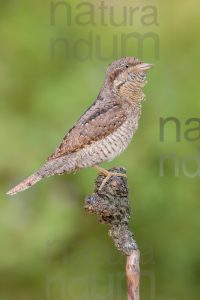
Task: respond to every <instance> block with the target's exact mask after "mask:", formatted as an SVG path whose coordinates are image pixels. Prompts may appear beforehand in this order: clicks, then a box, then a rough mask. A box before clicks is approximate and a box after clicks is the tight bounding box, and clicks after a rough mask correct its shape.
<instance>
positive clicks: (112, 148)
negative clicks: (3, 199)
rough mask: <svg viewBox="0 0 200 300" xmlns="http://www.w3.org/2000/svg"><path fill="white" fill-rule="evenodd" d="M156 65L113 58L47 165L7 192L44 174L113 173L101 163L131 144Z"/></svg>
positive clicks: (38, 179)
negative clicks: (89, 101) (95, 92)
mask: <svg viewBox="0 0 200 300" xmlns="http://www.w3.org/2000/svg"><path fill="white" fill-rule="evenodd" d="M152 67H153V64H149V63H144V62H143V61H141V60H140V59H138V58H135V57H132V56H128V57H122V58H120V59H118V60H115V61H113V62H112V63H111V64H110V65H108V67H107V69H106V76H105V80H104V83H103V86H102V88H101V90H100V92H99V94H98V96H97V98H96V100H95V101H94V102H93V104H92V105H91V106H90V107H89V108H88V109H87V110H86V111H85V113H84V114H83V115H82V116H81V117H80V118H79V119H78V121H77V122H76V123H75V124H74V126H73V127H72V128H71V129H70V130H69V131H68V133H67V134H66V135H65V136H64V138H63V140H62V142H61V144H60V145H59V146H58V147H57V148H56V150H55V151H54V153H53V154H52V155H50V156H49V157H48V159H47V161H46V162H45V163H44V165H43V166H42V167H41V168H40V169H39V170H38V171H36V172H35V173H33V174H32V175H31V176H29V177H28V178H26V179H25V180H24V181H22V182H21V183H19V184H18V185H16V186H15V187H13V188H12V189H11V190H9V191H8V192H7V194H8V195H14V194H17V193H18V192H21V191H24V190H26V189H28V188H30V187H31V186H33V185H34V184H36V183H37V182H38V181H40V180H42V179H43V178H45V177H50V176H53V175H56V174H58V175H60V174H63V173H74V172H75V171H77V170H80V169H82V168H88V167H94V168H95V169H97V171H99V172H100V173H101V174H102V175H103V176H105V180H104V183H105V181H106V180H108V178H110V177H111V176H112V175H116V176H126V175H125V174H122V173H112V172H110V171H108V170H106V169H104V168H102V167H101V166H100V165H101V164H102V163H103V162H106V161H112V160H113V159H114V158H115V157H116V156H118V155H120V154H121V153H122V152H123V151H124V150H125V149H126V148H127V146H128V145H129V143H130V142H131V140H132V137H133V136H134V134H135V132H136V130H137V128H138V121H139V119H140V115H141V108H142V100H143V99H144V98H145V95H144V93H143V87H144V86H145V84H146V83H147V71H148V70H149V69H150V68H152Z"/></svg>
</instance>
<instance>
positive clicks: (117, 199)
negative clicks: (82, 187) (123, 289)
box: [85, 167, 140, 300]
mask: <svg viewBox="0 0 200 300" xmlns="http://www.w3.org/2000/svg"><path fill="white" fill-rule="evenodd" d="M109 171H110V172H114V173H122V174H126V170H125V169H124V168H121V167H117V168H113V169H110V170H109ZM104 179H105V177H104V176H103V175H99V176H98V177H97V179H96V182H95V189H94V193H93V194H92V195H90V196H88V197H87V198H86V199H85V209H86V210H87V211H88V212H90V213H94V214H97V215H98V216H99V221H100V223H103V224H108V225H109V226H110V229H109V235H110V236H111V237H112V239H113V241H114V244H115V246H116V247H117V249H118V250H119V251H121V252H122V253H123V254H124V255H126V256H127V265H126V275H127V282H128V300H139V278H140V269H139V249H138V247H137V244H136V242H135V240H134V239H133V234H132V232H131V231H130V230H129V228H128V223H129V220H130V212H131V211H130V205H129V200H128V185H127V178H125V177H121V176H112V177H111V178H109V180H108V181H107V182H106V183H105V185H104V186H103V188H102V189H99V188H100V186H101V184H102V181H103V180H104Z"/></svg>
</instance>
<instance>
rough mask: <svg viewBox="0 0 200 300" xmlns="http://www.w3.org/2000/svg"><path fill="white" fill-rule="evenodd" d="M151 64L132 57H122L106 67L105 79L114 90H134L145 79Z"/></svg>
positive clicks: (139, 86)
mask: <svg viewBox="0 0 200 300" xmlns="http://www.w3.org/2000/svg"><path fill="white" fill-rule="evenodd" d="M152 67H153V65H152V64H148V63H144V62H142V61H140V60H139V59H137V58H134V57H123V58H121V59H119V60H116V61H114V62H112V64H110V65H109V66H108V68H107V80H108V82H110V83H111V84H112V86H113V88H114V90H115V91H119V92H120V91H124V88H125V89H126V90H127V91H130V92H134V91H137V90H139V89H141V88H142V87H143V86H144V85H145V83H146V82H147V81H146V77H147V71H148V70H149V69H150V68H152Z"/></svg>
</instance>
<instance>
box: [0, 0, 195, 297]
mask: <svg viewBox="0 0 200 300" xmlns="http://www.w3.org/2000/svg"><path fill="white" fill-rule="evenodd" d="M58 2H59V1H57V2H56V1H47V0H44V1H26V0H20V1H14V0H12V1H11V0H10V1H9V0H7V1H0V99H1V100H0V101H1V102H0V103H1V106H0V107H1V109H0V136H1V155H0V185H1V190H0V193H1V202H0V206H1V207H0V236H1V251H0V300H10V299H12V300H13V299H15V300H18V299H20V300H32V299H37V300H40V299H47V300H60V299H61V300H63V299H68V300H73V299H81V300H85V299H93V300H107V299H109V300H111V299H112V300H114V299H115V300H118V299H126V279H125V274H124V271H125V257H123V256H122V255H121V254H120V253H118V252H117V250H116V249H115V248H114V246H113V244H112V241H111V239H110V238H109V236H108V234H107V230H108V228H106V226H102V225H99V224H98V222H97V219H96V217H95V216H93V215H88V214H87V213H86V212H85V211H84V208H83V203H84V198H85V196H86V195H88V194H90V193H91V192H92V190H93V182H94V179H95V178H96V175H97V174H96V172H95V170H92V169H85V170H82V171H80V172H78V173H77V174H76V175H64V176H57V177H52V178H49V179H47V180H44V181H43V182H41V183H39V184H37V185H36V186H34V187H33V188H32V189H30V190H28V191H26V192H24V193H21V194H19V195H16V196H15V197H8V196H6V195H5V193H6V191H7V190H8V189H9V188H10V187H12V186H13V185H14V184H16V183H18V182H19V181H20V180H22V179H23V178H25V177H26V176H27V175H29V174H31V173H32V172H33V171H35V170H36V169H37V168H38V167H39V166H40V165H41V164H42V163H43V162H44V160H45V159H46V157H47V156H48V155H49V154H51V153H52V151H53V150H54V149H55V147H56V146H57V145H58V144H59V142H60V141H61V139H62V137H63V136H64V134H65V133H66V131H67V129H69V128H70V127H71V126H72V125H73V122H74V121H76V119H77V118H78V117H79V116H80V114H82V113H83V112H84V110H85V109H86V108H87V107H88V106H89V105H90V103H91V102H92V101H93V100H94V99H95V97H96V96H97V94H98V92H99V89H100V87H101V85H102V83H103V80H104V74H105V68H106V66H107V65H108V64H109V63H110V62H111V61H112V60H114V59H117V58H119V57H121V56H137V57H140V58H141V59H143V60H144V61H145V62H151V63H155V68H154V69H153V70H151V71H150V72H149V76H148V84H147V86H146V87H145V93H146V95H147V101H145V102H144V105H143V112H142V116H141V119H140V126H139V130H138V132H137V134H136V135H135V137H134V141H133V142H132V143H131V145H130V146H129V148H128V149H127V151H126V152H125V153H124V154H123V155H121V156H120V157H119V158H117V159H116V160H115V161H114V162H112V163H109V164H105V166H106V167H111V166H114V165H123V166H125V167H126V168H127V169H128V177H129V187H130V196H129V198H130V202H131V207H132V209H133V214H132V220H131V228H132V230H133V231H134V235H135V238H136V240H137V242H138V245H139V247H140V250H141V299H143V300H147V299H148V300H180V299H181V300H184V299H192V300H196V299H199V295H200V284H199V283H200V238H199V232H200V217H199V216H200V199H199V176H200V153H199V140H200V137H199V131H200V129H199V125H198V124H197V123H198V122H196V123H195V122H193V123H189V124H185V122H186V121H187V120H188V119H190V118H199V117H200V116H199V111H200V104H199V103H200V102H199V80H200V75H199V53H200V41H199V37H198V36H199V28H200V20H199V12H198V9H199V3H198V1H194V0H191V1H178V0H176V1H173V2H172V1H165V2H164V1H162V2H161V1H123V2H122V1H121V2H120V1H105V2H104V4H105V6H107V9H105V11H104V13H105V20H103V19H102V10H100V9H99V8H98V7H99V5H102V3H101V2H100V1H91V2H88V3H89V4H84V3H83V2H81V1H62V2H63V3H64V4H63V3H62V4H60V5H59V6H57V8H55V7H54V6H55V3H58ZM81 3H82V4H81ZM70 9H71V12H70ZM124 9H126V12H127V14H125V15H124V16H123V11H124ZM131 9H132V21H131V18H130V15H129V14H130V13H131ZM89 10H91V13H90V14H89V13H88V11H89ZM133 10H134V13H133ZM84 13H85V14H84ZM80 14H81V15H80ZM112 16H113V17H114V19H113V20H114V21H115V22H113V20H112ZM70 17H71V20H70ZM114 23H115V24H114ZM120 23H121V25H120ZM128 34H132V35H133V36H134V37H135V38H134V37H133V38H130V39H129V40H128V43H127V45H126V47H125V43H124V42H123V41H122V36H123V35H125V36H126V35H128ZM144 34H146V36H145V38H144V36H143V35H144ZM136 37H138V40H137V38H136ZM142 38H144V40H142V46H141V44H140V42H141V39H142ZM60 39H61V40H60ZM82 39H85V40H86V39H87V40H88V39H90V41H89V42H88V43H86V42H83V41H81V40H82ZM59 40H60V41H59ZM55 41H57V42H56V43H57V44H56V46H55ZM99 41H100V44H98V43H99ZM139 41H140V42H139ZM53 45H54V46H53ZM167 117H176V118H177V120H178V122H179V124H180V129H181V139H180V141H179V142H177V141H176V128H175V124H174V123H173V122H171V123H170V122H169V123H168V124H167V125H166V127H165V132H164V134H165V135H164V141H163V142H161V141H160V138H159V135H160V125H159V120H160V118H167ZM197 125H198V126H197ZM194 127H197V129H196V131H192V133H191V135H193V138H194V140H195V141H189V140H188V139H185V138H184V133H185V131H186V130H187V129H188V128H194ZM169 153H172V154H174V155H175V156H176V157H175V161H176V170H178V171H179V174H178V176H174V175H175V171H174V165H175V162H174V161H173V159H171V160H168V162H165V164H164V174H163V175H164V176H160V164H161V163H160V159H161V158H160V157H161V156H162V155H163V154H169ZM188 156H190V157H191V158H192V159H191V161H190V162H188V161H186V157H188ZM195 157H196V160H195ZM192 160H193V161H192ZM184 167H185V168H187V172H186V171H185V169H184ZM178 171H177V172H178ZM189 173H190V174H193V175H194V176H189Z"/></svg>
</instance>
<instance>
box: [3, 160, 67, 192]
mask: <svg viewBox="0 0 200 300" xmlns="http://www.w3.org/2000/svg"><path fill="white" fill-rule="evenodd" d="M67 162H68V157H64V158H62V157H61V158H57V159H54V160H51V161H48V162H46V164H44V165H43V166H42V167H41V168H40V169H39V170H38V171H37V172H35V173H34V174H32V175H31V176H29V177H28V178H26V179H25V180H24V181H22V182H21V183H19V184H18V185H16V186H15V187H14V188H12V189H11V190H10V191H8V192H7V194H8V195H15V194H17V193H19V192H22V191H24V190H26V189H29V188H30V187H31V186H33V185H34V184H36V183H37V182H38V181H40V180H42V179H43V178H44V177H50V176H52V175H54V174H60V173H61V172H60V171H59V170H60V168H61V167H62V166H63V171H69V170H70V169H69V166H68V163H67ZM65 164H66V168H64V166H65Z"/></svg>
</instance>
